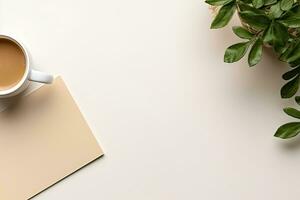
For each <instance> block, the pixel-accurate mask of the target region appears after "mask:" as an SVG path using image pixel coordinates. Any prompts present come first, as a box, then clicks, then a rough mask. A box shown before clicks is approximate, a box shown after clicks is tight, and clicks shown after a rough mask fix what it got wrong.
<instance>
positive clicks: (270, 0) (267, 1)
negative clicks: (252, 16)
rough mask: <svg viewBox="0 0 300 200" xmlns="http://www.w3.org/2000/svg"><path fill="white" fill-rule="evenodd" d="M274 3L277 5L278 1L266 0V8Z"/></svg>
mask: <svg viewBox="0 0 300 200" xmlns="http://www.w3.org/2000/svg"><path fill="white" fill-rule="evenodd" d="M274 3H277V0H265V6H269V5H272V4H274Z"/></svg>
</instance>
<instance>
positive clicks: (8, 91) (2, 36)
mask: <svg viewBox="0 0 300 200" xmlns="http://www.w3.org/2000/svg"><path fill="white" fill-rule="evenodd" d="M0 39H7V40H9V41H11V42H13V43H15V44H16V45H18V47H20V49H21V50H22V52H23V55H24V57H25V72H24V75H23V77H22V79H21V80H20V81H19V82H18V83H17V84H16V85H15V86H13V87H11V88H9V89H6V90H0V96H6V95H9V94H11V93H14V92H16V91H17V90H18V89H19V88H21V87H22V86H23V85H24V84H25V83H26V81H27V80H28V76H29V55H28V52H27V51H26V49H25V47H24V45H23V44H22V43H21V42H19V41H18V40H16V39H15V37H12V36H8V35H5V34H0Z"/></svg>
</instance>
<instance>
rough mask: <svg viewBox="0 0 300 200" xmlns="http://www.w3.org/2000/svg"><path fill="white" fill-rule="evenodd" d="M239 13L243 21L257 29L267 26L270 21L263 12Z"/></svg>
mask: <svg viewBox="0 0 300 200" xmlns="http://www.w3.org/2000/svg"><path fill="white" fill-rule="evenodd" d="M239 15H240V17H241V19H242V20H243V21H244V22H245V23H247V24H249V25H250V26H252V27H255V28H258V29H264V28H267V27H268V26H269V24H270V22H271V21H270V19H269V18H268V17H267V16H266V15H265V14H258V13H257V12H252V11H242V12H240V13H239Z"/></svg>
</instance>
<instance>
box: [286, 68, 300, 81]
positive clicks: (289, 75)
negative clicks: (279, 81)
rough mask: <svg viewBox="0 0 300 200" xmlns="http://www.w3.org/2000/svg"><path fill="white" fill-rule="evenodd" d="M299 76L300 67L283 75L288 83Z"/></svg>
mask: <svg viewBox="0 0 300 200" xmlns="http://www.w3.org/2000/svg"><path fill="white" fill-rule="evenodd" d="M298 74H300V67H297V68H295V69H293V70H291V71H288V72H286V73H285V74H283V75H282V78H283V79H284V80H286V81H287V80H290V79H292V78H294V77H295V76H296V75H298Z"/></svg>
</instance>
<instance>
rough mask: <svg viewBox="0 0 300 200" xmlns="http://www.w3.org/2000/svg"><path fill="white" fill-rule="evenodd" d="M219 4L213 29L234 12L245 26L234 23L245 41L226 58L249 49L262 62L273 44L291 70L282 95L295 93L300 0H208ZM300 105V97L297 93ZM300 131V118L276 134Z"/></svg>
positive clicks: (299, 71) (299, 78)
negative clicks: (263, 52) (266, 49)
mask: <svg viewBox="0 0 300 200" xmlns="http://www.w3.org/2000/svg"><path fill="white" fill-rule="evenodd" d="M205 2H206V3H208V4H210V5H212V6H217V7H218V8H219V11H218V13H217V15H216V17H215V18H214V20H213V22H212V23H211V28H212V29H217V28H222V27H224V26H226V25H227V24H228V22H229V21H230V20H231V18H232V16H233V15H234V13H235V12H236V11H237V14H238V16H239V18H240V20H241V23H242V26H234V27H232V30H233V32H234V34H235V35H237V36H238V37H239V38H241V39H243V40H244V41H243V42H240V43H237V44H234V45H232V46H230V47H228V48H227V49H226V51H225V55H224V62H226V63H233V62H236V61H239V60H240V59H241V58H242V57H244V56H245V55H246V53H247V51H248V50H249V53H248V64H249V66H250V67H252V66H254V65H256V64H257V63H259V62H260V60H261V57H262V51H263V46H268V47H272V48H273V50H274V52H275V55H276V56H277V57H278V59H279V60H280V61H283V62H285V63H287V64H288V65H289V66H290V68H291V70H290V71H288V72H286V73H285V74H283V76H282V78H283V79H284V80H286V81H287V83H286V84H285V85H284V86H283V87H282V88H281V92H280V93H281V97H282V98H291V97H293V96H294V95H295V94H296V93H297V91H298V89H299V84H300V0H206V1H205ZM296 101H297V102H298V104H299V105H300V97H296ZM284 111H285V112H286V113H287V114H288V115H290V116H293V117H296V118H298V119H300V111H298V110H296V109H293V108H285V109H284ZM298 133H300V122H293V123H288V124H285V125H283V126H281V127H280V128H278V130H277V132H276V133H275V136H276V137H279V138H283V139H287V138H291V137H294V136H296V135H297V134H298Z"/></svg>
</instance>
